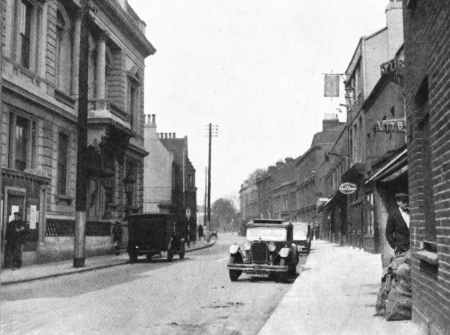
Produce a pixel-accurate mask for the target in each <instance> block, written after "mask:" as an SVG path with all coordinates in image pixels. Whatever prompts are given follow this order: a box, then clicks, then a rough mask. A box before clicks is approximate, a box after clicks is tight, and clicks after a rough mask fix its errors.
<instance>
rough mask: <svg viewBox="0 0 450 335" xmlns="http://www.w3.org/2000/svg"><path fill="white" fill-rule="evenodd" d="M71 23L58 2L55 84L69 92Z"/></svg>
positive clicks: (70, 85) (70, 83) (70, 84)
mask: <svg viewBox="0 0 450 335" xmlns="http://www.w3.org/2000/svg"><path fill="white" fill-rule="evenodd" d="M72 39H73V37H72V24H71V20H70V17H69V16H68V14H67V11H66V9H65V8H64V6H63V5H62V4H61V3H58V10H57V12H56V85H57V87H58V89H59V90H61V91H63V92H65V93H67V94H70V93H71V88H72V82H71V79H72Z"/></svg>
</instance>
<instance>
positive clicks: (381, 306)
mask: <svg viewBox="0 0 450 335" xmlns="http://www.w3.org/2000/svg"><path fill="white" fill-rule="evenodd" d="M411 309H412V292H411V266H410V258H409V255H408V254H406V253H405V254H401V255H399V256H396V257H394V258H393V260H392V262H391V263H390V264H389V265H388V266H387V268H386V269H385V271H384V274H383V278H382V280H381V288H380V291H379V293H378V297H377V304H376V315H381V316H384V317H385V318H386V320H388V321H394V320H410V319H411Z"/></svg>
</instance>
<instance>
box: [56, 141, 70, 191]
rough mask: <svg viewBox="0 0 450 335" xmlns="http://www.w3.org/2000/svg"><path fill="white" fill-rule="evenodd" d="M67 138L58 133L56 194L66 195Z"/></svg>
mask: <svg viewBox="0 0 450 335" xmlns="http://www.w3.org/2000/svg"><path fill="white" fill-rule="evenodd" d="M68 145H69V138H68V136H67V135H66V134H64V133H59V142H58V194H66V187H67V149H68Z"/></svg>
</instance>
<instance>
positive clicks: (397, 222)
mask: <svg viewBox="0 0 450 335" xmlns="http://www.w3.org/2000/svg"><path fill="white" fill-rule="evenodd" d="M395 202H396V204H397V208H396V210H395V211H394V212H393V213H390V214H389V217H388V221H387V225H386V239H387V241H388V242H389V245H390V246H391V248H392V249H394V252H395V254H396V255H399V254H402V253H404V252H406V251H408V250H409V208H408V205H409V201H408V194H406V193H397V194H396V195H395Z"/></svg>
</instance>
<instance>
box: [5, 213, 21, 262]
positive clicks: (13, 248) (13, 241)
mask: <svg viewBox="0 0 450 335" xmlns="http://www.w3.org/2000/svg"><path fill="white" fill-rule="evenodd" d="M25 233H26V226H25V222H23V221H22V215H21V214H20V212H15V213H14V219H13V220H12V221H11V222H9V223H8V226H7V228H6V236H5V240H6V249H5V254H6V255H5V258H6V262H5V263H6V264H5V265H6V267H10V268H12V269H13V270H14V269H16V268H20V267H21V266H22V247H23V243H24V240H25Z"/></svg>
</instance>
